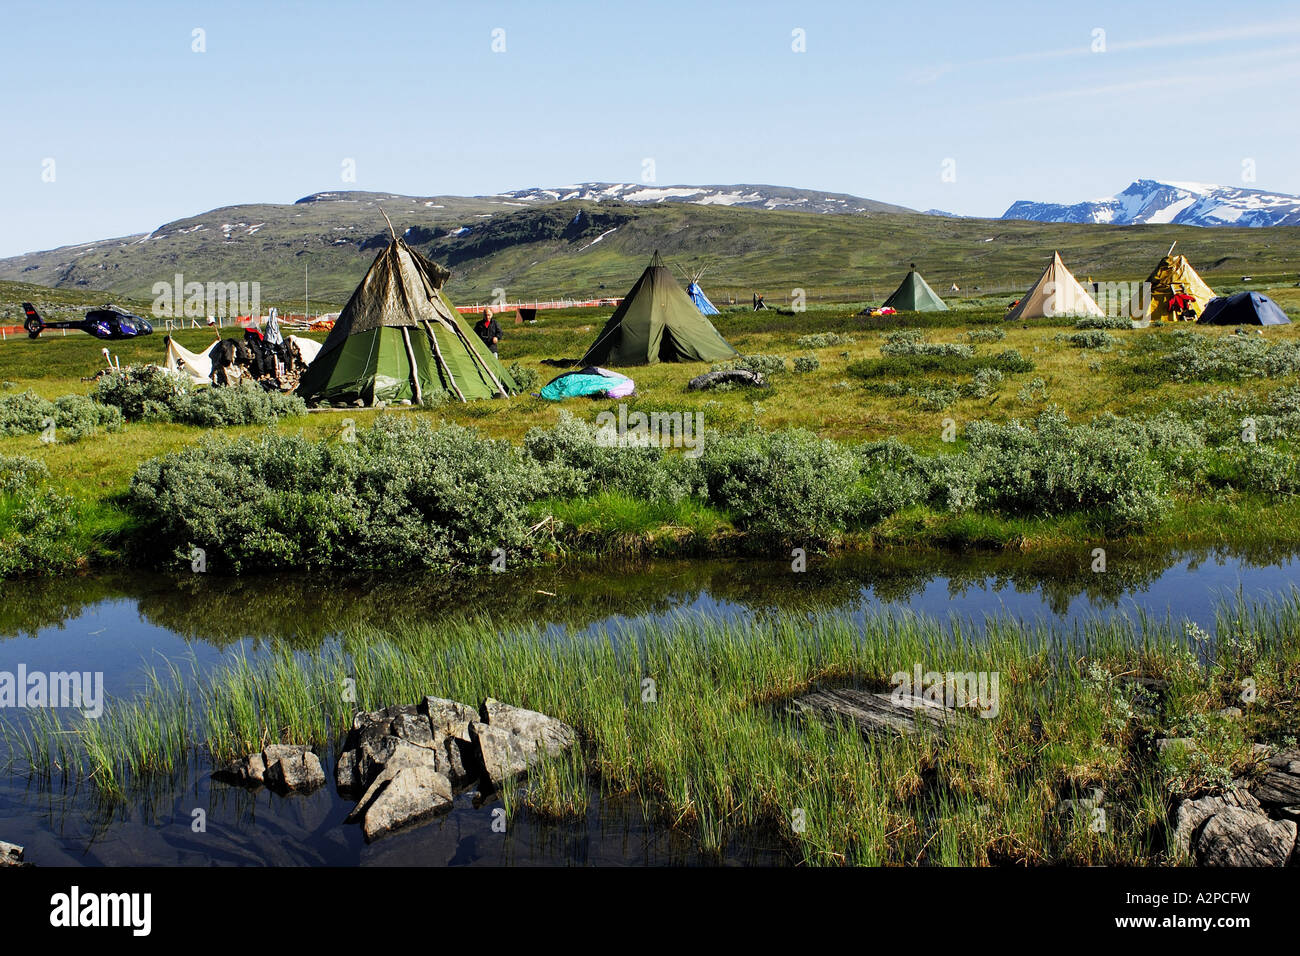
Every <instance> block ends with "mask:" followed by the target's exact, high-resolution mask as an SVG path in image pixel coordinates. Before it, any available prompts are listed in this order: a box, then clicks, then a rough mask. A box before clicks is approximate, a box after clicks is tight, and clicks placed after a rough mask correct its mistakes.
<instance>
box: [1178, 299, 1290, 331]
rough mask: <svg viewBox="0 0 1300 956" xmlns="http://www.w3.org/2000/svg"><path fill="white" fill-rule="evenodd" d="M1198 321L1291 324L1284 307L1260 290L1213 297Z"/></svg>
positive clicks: (1239, 323)
mask: <svg viewBox="0 0 1300 956" xmlns="http://www.w3.org/2000/svg"><path fill="white" fill-rule="evenodd" d="M1197 321H1198V322H1203V323H1205V324H1206V325H1290V324H1291V320H1290V319H1288V318H1287V317H1286V313H1285V312H1283V311H1282V307H1281V306H1280V305H1278V304H1277V303H1276V302H1274V301H1273V300H1272V299H1270V298H1269V297H1268V296H1266V295H1263V294H1262V293H1259V292H1238V293H1237V294H1236V295H1229V296H1220V297H1219V298H1217V299H1211V300H1210V304H1209V305H1207V306H1206V307H1205V311H1204V312H1202V313H1201V317H1200V318H1199V319H1197Z"/></svg>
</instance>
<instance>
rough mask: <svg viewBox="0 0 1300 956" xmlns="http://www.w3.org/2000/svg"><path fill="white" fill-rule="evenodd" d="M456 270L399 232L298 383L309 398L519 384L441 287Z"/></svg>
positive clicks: (332, 400)
mask: <svg viewBox="0 0 1300 956" xmlns="http://www.w3.org/2000/svg"><path fill="white" fill-rule="evenodd" d="M450 275H451V273H450V272H448V271H447V270H446V269H444V268H443V267H442V266H439V265H437V264H435V263H433V262H430V261H429V260H428V259H426V258H425V257H424V256H422V255H420V254H419V253H418V252H416V251H415V250H414V249H412V248H411V247H410V246H408V245H407V244H406V243H405V242H403V241H402V240H401V239H399V238H397V236H396V235H394V236H393V241H392V242H390V243H389V244H388V248H387V249H385V250H384V251H383V252H381V253H379V255H378V256H376V257H375V261H374V262H373V263H371V265H370V269H369V271H367V272H366V276H365V278H364V279H362V280H361V284H360V285H359V286H357V288H356V291H355V292H353V293H352V298H350V299H348V304H347V305H345V306H344V307H343V311H342V312H340V313H339V317H338V319H337V321H335V323H334V328H333V329H332V330H331V331H330V334H329V336H328V337H327V338H326V339H325V344H324V345H322V346H321V350H320V354H318V355H317V356H316V358H315V360H314V361H312V363H311V365H309V366H307V370H306V371H305V372H303V375H302V380H301V381H300V382H299V383H298V389H297V392H298V394H299V395H301V396H302V398H303V399H304V400H306V401H307V402H308V403H309V404H331V405H353V404H356V403H358V402H360V403H362V404H365V405H374V404H376V403H378V402H386V403H389V404H392V403H401V402H410V403H411V404H414V405H422V404H424V403H425V402H430V401H433V400H434V397H435V396H442V395H445V396H446V397H447V398H450V399H452V400H455V401H461V402H468V401H470V400H472V399H476V398H495V397H497V396H499V395H511V394H514V393H516V392H518V391H519V387H518V385H516V384H515V381H514V379H513V378H511V377H510V374H509V373H508V372H507V371H506V370H505V369H504V368H502V366H501V363H500V362H499V361H498V360H497V358H496V356H494V355H493V354H492V352H491V350H490V349H488V347H487V346H486V345H484V344H483V342H482V340H481V339H479V337H478V336H477V335H475V334H474V331H473V329H471V328H470V327H469V326H468V325H466V323H465V322H464V320H463V319H461V317H460V313H458V312H457V311H456V310H455V309H454V308H452V307H451V305H450V304H449V303H448V302H447V300H446V299H444V298H443V296H442V293H441V292H440V291H439V290H440V289H441V288H442V284H443V283H444V282H446V281H447V279H448V278H449V277H450Z"/></svg>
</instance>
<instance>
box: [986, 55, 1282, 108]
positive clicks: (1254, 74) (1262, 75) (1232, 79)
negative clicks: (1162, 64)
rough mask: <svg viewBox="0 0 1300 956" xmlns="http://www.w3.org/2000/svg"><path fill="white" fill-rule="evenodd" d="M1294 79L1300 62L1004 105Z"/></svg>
mask: <svg viewBox="0 0 1300 956" xmlns="http://www.w3.org/2000/svg"><path fill="white" fill-rule="evenodd" d="M1297 53H1300V48H1295V47H1292V48H1289V49H1286V50H1274V51H1269V52H1268V53H1258V54H1254V55H1252V57H1251V59H1253V60H1259V59H1261V58H1262V57H1265V56H1295V55H1297ZM1295 77H1300V63H1286V64H1282V65H1281V66H1275V67H1269V68H1266V69H1259V70H1251V71H1247V72H1244V73H1243V72H1233V73H1228V74H1221V73H1214V74H1207V73H1205V72H1201V73H1187V74H1181V75H1178V76H1163V77H1155V78H1152V79H1146V80H1130V81H1128V82H1123V83H1108V84H1103V85H1101V86H1089V87H1083V88H1080V89H1073V90H1055V91H1052V92H1049V93H1038V94H1034V95H1031V96H1021V97H1016V98H1014V99H1010V100H1004V101H1003V105H1011V104H1024V103H1052V102H1058V101H1060V100H1069V99H1085V98H1094V97H1104V96H1114V95H1116V94H1120V93H1138V92H1142V91H1144V90H1152V89H1160V88H1163V87H1170V86H1173V87H1179V88H1181V89H1182V90H1184V91H1185V92H1191V91H1193V90H1206V91H1210V92H1214V91H1222V90H1229V89H1242V88H1250V87H1256V86H1272V85H1275V84H1277V83H1279V82H1281V81H1283V80H1288V79H1292V78H1295Z"/></svg>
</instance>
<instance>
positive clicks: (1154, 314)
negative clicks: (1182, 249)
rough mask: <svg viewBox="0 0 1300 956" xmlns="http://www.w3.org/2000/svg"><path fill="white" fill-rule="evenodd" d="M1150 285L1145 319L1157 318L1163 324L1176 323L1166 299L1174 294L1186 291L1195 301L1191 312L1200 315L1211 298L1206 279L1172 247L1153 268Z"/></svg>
mask: <svg viewBox="0 0 1300 956" xmlns="http://www.w3.org/2000/svg"><path fill="white" fill-rule="evenodd" d="M1147 282H1148V283H1150V285H1151V300H1150V302H1149V303H1148V304H1147V310H1146V315H1145V318H1147V319H1160V320H1161V321H1163V322H1173V321H1176V319H1175V316H1173V315H1172V314H1170V311H1169V299H1170V297H1171V296H1172V295H1173V294H1174V293H1175V292H1177V291H1182V292H1185V293H1186V294H1187V295H1190V296H1191V297H1192V299H1194V300H1195V302H1194V304H1193V306H1192V310H1193V311H1194V312H1195V313H1196V314H1197V315H1199V314H1200V313H1202V312H1204V311H1205V307H1206V306H1207V305H1209V304H1210V300H1211V299H1213V298H1214V290H1213V289H1211V288H1210V287H1209V286H1208V285H1206V284H1205V280H1204V279H1202V278H1201V277H1200V276H1199V275H1197V274H1196V270H1195V269H1193V268H1192V264H1191V263H1190V262H1188V261H1187V257H1186V256H1176V255H1174V247H1173V246H1170V247H1169V253H1168V255H1166V256H1165V257H1164V258H1163V259H1161V260H1160V262H1159V263H1158V264H1157V265H1156V267H1155V269H1154V270H1153V271H1152V273H1151V275H1149V276H1147Z"/></svg>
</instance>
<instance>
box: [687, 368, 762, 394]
mask: <svg viewBox="0 0 1300 956" xmlns="http://www.w3.org/2000/svg"><path fill="white" fill-rule="evenodd" d="M719 385H748V386H751V387H753V388H766V387H767V379H765V378H764V377H763V374H762V373H761V372H755V371H752V370H750V369H747V368H728V369H722V370H720V371H717V372H705V373H704V374H703V375H697V376H695V378H693V379H691V380H690V382H689V383H687V385H686V388H687V390H688V391H691V392H698V391H701V390H705V389H710V388H717V387H718V386H719Z"/></svg>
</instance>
